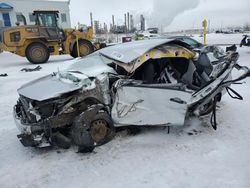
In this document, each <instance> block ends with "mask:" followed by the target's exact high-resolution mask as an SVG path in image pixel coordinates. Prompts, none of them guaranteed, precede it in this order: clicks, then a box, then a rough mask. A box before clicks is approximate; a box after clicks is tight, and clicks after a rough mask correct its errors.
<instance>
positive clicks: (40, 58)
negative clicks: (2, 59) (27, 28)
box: [25, 42, 50, 64]
mask: <svg viewBox="0 0 250 188" xmlns="http://www.w3.org/2000/svg"><path fill="white" fill-rule="evenodd" d="M25 55H26V58H27V59H28V60H29V62H31V63H32V64H42V63H46V62H47V61H48V59H49V56H50V53H49V49H48V48H47V46H46V45H44V44H43V43H40V42H33V43H31V44H29V45H28V47H27V48H26V50H25Z"/></svg>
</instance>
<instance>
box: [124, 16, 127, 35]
mask: <svg viewBox="0 0 250 188" xmlns="http://www.w3.org/2000/svg"><path fill="white" fill-rule="evenodd" d="M124 20H125V31H127V14H124Z"/></svg>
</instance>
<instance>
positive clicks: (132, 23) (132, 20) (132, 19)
mask: <svg viewBox="0 0 250 188" xmlns="http://www.w3.org/2000/svg"><path fill="white" fill-rule="evenodd" d="M133 29H134V18H133V15H130V30H133Z"/></svg>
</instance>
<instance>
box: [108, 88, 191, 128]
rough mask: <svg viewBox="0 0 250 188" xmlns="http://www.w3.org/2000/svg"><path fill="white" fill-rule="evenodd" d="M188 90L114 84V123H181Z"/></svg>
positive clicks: (185, 107)
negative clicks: (116, 85) (116, 86)
mask: <svg viewBox="0 0 250 188" xmlns="http://www.w3.org/2000/svg"><path fill="white" fill-rule="evenodd" d="M190 98H191V93H187V92H184V91H179V90H173V89H163V88H149V87H133V86H124V87H121V88H117V93H116V97H115V103H114V106H113V108H112V118H113V121H114V122H115V123H116V124H117V126H124V125H183V124H184V120H185V117H186V111H187V104H188V103H189V102H190Z"/></svg>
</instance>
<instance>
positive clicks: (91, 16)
mask: <svg viewBox="0 0 250 188" xmlns="http://www.w3.org/2000/svg"><path fill="white" fill-rule="evenodd" d="M90 24H91V27H92V28H93V15H92V12H91V13H90Z"/></svg>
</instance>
